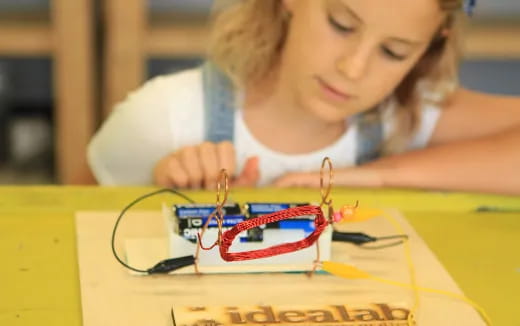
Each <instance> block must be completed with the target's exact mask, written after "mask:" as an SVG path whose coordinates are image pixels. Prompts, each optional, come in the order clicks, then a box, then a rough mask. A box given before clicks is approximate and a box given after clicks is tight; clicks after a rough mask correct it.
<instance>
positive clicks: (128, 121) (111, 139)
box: [87, 68, 440, 186]
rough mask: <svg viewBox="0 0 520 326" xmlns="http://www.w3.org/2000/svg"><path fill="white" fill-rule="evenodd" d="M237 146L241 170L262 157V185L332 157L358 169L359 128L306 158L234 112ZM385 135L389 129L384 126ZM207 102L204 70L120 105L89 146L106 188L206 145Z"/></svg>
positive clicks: (159, 82)
mask: <svg viewBox="0 0 520 326" xmlns="http://www.w3.org/2000/svg"><path fill="white" fill-rule="evenodd" d="M422 115H423V116H422V119H421V121H422V123H421V125H420V127H419V130H418V132H417V134H416V136H415V138H414V139H413V140H412V142H411V145H410V148H412V149H413V148H421V147H425V146H426V145H427V143H428V141H429V139H430V137H431V134H432V132H433V129H434V127H435V125H436V122H437V120H438V117H439V115H440V110H439V109H438V108H437V107H435V106H428V105H426V106H425V107H424V108H423V109H422ZM234 118H235V130H234V133H235V134H234V146H235V151H236V155H237V171H238V172H239V171H241V170H242V168H243V166H244V163H245V161H246V160H247V158H249V157H251V156H257V157H259V164H260V167H259V168H260V181H259V185H260V186H262V185H268V184H270V183H272V182H273V181H274V180H275V179H276V178H278V177H280V176H282V175H284V174H286V173H288V172H297V171H317V170H319V168H320V166H321V162H322V160H323V158H324V157H326V156H328V157H330V158H331V160H332V162H333V163H334V167H335V168H341V167H348V166H352V165H354V164H355V155H356V137H357V127H356V124H351V125H350V126H349V128H347V130H346V132H345V133H344V134H343V135H342V136H341V137H340V138H339V139H338V140H336V141H335V142H334V143H333V144H330V145H329V146H327V147H325V148H322V149H320V150H317V151H314V152H310V153H306V154H285V153H281V152H276V151H274V150H272V149H270V148H268V147H266V146H265V145H263V144H262V143H260V142H259V141H258V140H257V139H255V137H254V136H253V135H252V134H251V132H250V131H249V129H248V127H247V125H246V124H245V122H244V119H243V116H242V111H241V110H240V109H239V110H236V112H235V117H234ZM383 129H384V131H385V134H388V133H389V130H390V129H391V125H390V123H388V122H385V123H384V126H383ZM204 140H205V139H204V102H203V85H202V70H201V69H200V68H196V69H191V70H186V71H183V72H180V73H176V74H171V75H166V76H160V77H156V78H154V79H152V80H151V81H149V82H147V83H146V84H145V85H144V86H143V87H142V88H140V89H138V90H137V91H135V92H133V93H131V94H130V95H129V96H128V98H127V99H126V100H125V101H124V102H122V103H120V104H119V105H117V106H116V107H115V109H114V111H113V112H112V113H111V115H110V116H109V117H108V119H107V121H106V122H105V123H104V124H103V126H102V127H101V128H100V130H99V131H98V132H97V133H96V135H95V136H94V138H93V139H92V141H91V142H90V144H89V147H88V153H87V158H88V163H89V165H90V167H91V169H92V171H93V173H94V176H95V177H96V179H97V181H98V182H99V183H100V184H102V185H150V184H152V183H153V176H152V172H153V168H154V166H155V164H156V163H157V162H158V161H159V160H160V159H161V158H163V157H165V156H166V155H168V154H169V153H171V152H173V151H176V150H178V149H180V148H182V147H184V146H190V145H197V144H201V143H202V142H203V141H204Z"/></svg>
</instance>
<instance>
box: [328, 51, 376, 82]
mask: <svg viewBox="0 0 520 326" xmlns="http://www.w3.org/2000/svg"><path fill="white" fill-rule="evenodd" d="M369 61H370V49H368V48H364V47H361V46H357V47H355V48H350V49H349V50H348V53H345V54H344V55H343V56H342V57H341V58H339V59H338V60H337V61H336V69H337V70H338V71H339V72H340V73H341V74H342V75H344V76H345V77H346V78H348V79H350V80H354V81H356V80H359V79H361V78H363V76H364V75H365V73H366V70H367V67H368V63H369Z"/></svg>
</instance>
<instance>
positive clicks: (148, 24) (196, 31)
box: [0, 0, 520, 184]
mask: <svg viewBox="0 0 520 326" xmlns="http://www.w3.org/2000/svg"><path fill="white" fill-rule="evenodd" d="M64 1H72V2H74V1H79V0H16V1H12V0H0V184H15V183H81V182H82V180H86V179H84V178H83V177H82V176H80V177H76V176H77V175H80V174H81V173H83V172H82V171H80V170H81V169H83V168H84V167H79V168H76V167H75V166H77V165H78V164H77V163H76V162H75V161H74V158H71V157H75V156H77V153H80V152H81V150H82V149H81V148H79V149H78V150H79V151H78V152H74V148H75V145H73V144H70V143H66V142H63V140H62V139H61V138H63V137H64V136H63V135H64V133H63V132H60V130H61V129H60V128H62V127H60V123H59V121H63V119H64V118H62V116H63V115H64V116H67V117H68V118H66V119H84V117H82V116H81V115H78V116H77V117H75V116H74V115H71V114H70V111H74V110H76V108H75V105H74V101H73V100H72V101H71V100H69V101H65V102H66V103H63V104H60V105H58V104H57V103H58V102H57V101H58V100H59V99H60V98H61V97H63V96H65V97H67V96H68V95H60V94H65V93H64V92H66V91H67V90H66V88H67V87H62V86H60V89H57V87H56V85H62V84H60V83H59V82H57V79H58V78H59V77H60V76H58V75H60V72H59V71H63V70H56V67H55V66H56V65H57V62H58V59H60V60H62V61H63V55H62V56H61V57H60V56H59V55H57V53H58V54H59V53H60V51H59V50H56V48H54V47H55V46H56V44H55V43H53V42H59V41H60V40H61V37H62V36H63V35H69V34H70V33H72V32H71V31H66V32H60V31H58V30H57V27H56V26H57V25H56V24H55V22H54V20H55V19H61V20H62V21H63V22H65V23H62V24H61V25H60V26H61V28H62V29H63V28H65V29H67V28H66V26H67V25H66V24H67V23H66V19H67V18H60V17H66V15H67V14H69V15H74V14H73V13H67V12H66V10H73V9H71V8H72V7H70V6H68V7H67V5H56V3H58V2H62V3H65V2H64ZM81 2H82V3H86V4H87V3H88V4H87V5H88V6H87V7H82V8H87V9H88V10H82V11H79V12H82V14H83V15H84V16H86V20H85V21H86V23H85V26H84V27H83V28H85V29H87V30H88V31H89V33H91V34H85V32H84V30H83V35H87V41H86V43H85V44H87V45H88V46H89V50H90V53H91V57H87V60H83V61H82V62H87V63H88V64H89V65H90V66H89V69H90V70H91V73H90V74H87V75H88V78H90V79H89V80H90V82H91V83H92V84H93V85H94V86H93V91H92V92H90V93H88V94H87V95H86V96H89V97H88V101H87V102H88V106H87V108H86V109H84V110H83V111H85V112H86V114H89V115H90V116H89V119H91V120H89V121H91V122H89V124H88V125H87V126H86V127H85V128H86V130H87V131H86V133H84V135H83V136H82V137H83V138H85V137H86V135H87V134H88V133H91V132H93V131H94V129H95V128H96V127H97V126H98V125H99V124H100V123H101V121H102V119H103V117H105V116H106V115H107V114H109V111H110V108H111V106H112V104H113V103H114V102H117V101H118V100H120V99H121V97H122V96H123V95H122V94H125V93H126V92H127V91H128V90H129V89H133V88H135V87H137V86H138V85H139V84H141V83H142V82H143V81H144V80H145V79H147V78H151V77H153V76H156V75H159V74H164V73H170V72H173V71H177V70H180V69H185V68H188V67H192V66H194V65H197V64H198V63H199V62H200V61H201V60H202V55H203V50H202V49H203V45H204V37H205V35H206V34H205V33H206V31H207V27H206V23H205V21H206V17H207V14H208V12H209V8H210V6H211V3H212V0H147V1H146V0H81ZM57 7H59V8H62V9H59V8H58V10H60V11H61V12H62V13H61V14H60V15H61V16H60V15H56V14H55V13H54V12H53V11H56V10H57V9H56V8H57ZM67 8H70V9H67ZM74 10H78V8H76V9H74ZM75 15H78V12H76V14H75ZM76 17H77V16H76ZM68 19H70V17H69V18H68ZM72 19H74V17H72ZM32 22H36V23H35V26H36V25H38V24H39V25H38V26H43V25H45V24H47V25H48V26H50V27H49V28H50V30H49V29H47V30H46V33H50V34H49V35H51V34H52V35H51V38H50V40H51V41H49V42H50V45H49V47H50V48H49V50H48V51H47V52H48V53H47V52H46V50H45V49H46V47H45V45H44V44H43V43H42V44H40V45H38V46H39V47H38V46H37V44H36V43H38V41H37V40H32V41H31V35H29V34H28V33H30V31H25V30H24V32H23V33H21V34H20V35H22V36H19V37H17V40H14V41H11V40H10V38H9V37H10V36H9V33H10V31H11V30H12V28H18V27H19V29H20V28H22V29H23V28H24V26H28V25H27V24H28V23H32ZM70 22H71V23H74V24H76V23H75V22H74V20H70ZM47 25H46V26H47ZM471 25H472V26H471V27H470V30H476V31H478V33H477V32H475V36H474V38H473V39H472V41H471V42H472V44H473V53H470V54H469V55H468V57H467V58H466V59H465V60H464V62H463V64H462V66H461V69H460V76H461V81H462V84H463V85H464V86H466V87H468V88H472V89H476V90H481V91H486V92H492V93H500V94H511V95H520V50H517V49H518V48H520V1H519V0H494V1H478V6H477V11H476V14H475V17H474V18H473V19H472V21H471ZM5 26H7V27H5ZM13 26H15V27H13ZM4 27H5V28H4ZM2 28H4V29H2ZM75 28H76V27H75ZM81 28H82V27H78V28H76V29H79V30H80V31H82V29H81ZM2 31H4V32H3V33H2ZM16 31H17V32H18V30H16ZM24 33H25V34H24ZM34 33H39V32H38V31H37V30H36V29H35V32H34ZM53 33H57V35H61V36H60V37H56V36H53V35H55V34H53ZM67 33H68V34H67ZM505 33H507V35H508V36H507V37H505V36H504V35H505ZM476 34H478V35H476ZM17 35H18V34H17ZM42 35H43V34H42ZM45 35H47V34H45ZM70 35H72V34H70ZM67 37H68V36H67ZM2 38H4V39H6V40H7V41H6V42H4V43H5V44H4V43H3V42H2V40H1V39H2ZM20 38H27V42H25V43H24V44H25V45H20V46H19V48H17V50H10V47H11V46H13V45H11V43H12V44H14V43H15V42H18V41H20V42H23V40H20ZM490 39H491V40H493V42H490ZM501 40H502V41H501ZM495 41H496V42H495ZM30 42H33V43H34V44H35V45H34V46H32V45H31V44H32V43H30ZM515 42H517V44H513V43H515ZM31 46H32V47H31ZM14 47H16V46H14ZM27 48H35V49H36V48H37V49H36V50H32V51H33V52H30V51H29V50H27ZM20 49H21V50H20ZM38 49H39V50H38ZM511 49H513V50H511ZM28 51H29V52H30V53H29V52H28ZM515 51H516V52H515ZM470 52H471V51H470ZM512 52H514V53H512ZM28 53H29V54H28ZM62 53H64V52H63V51H62ZM73 55H79V56H81V54H77V53H76V54H74V53H73V52H71V54H70V55H69V54H67V55H66V57H67V58H69V57H70V56H73ZM60 62H61V61H60ZM69 67H74V65H72V66H69ZM63 69H65V68H63ZM74 69H76V68H70V69H68V70H66V71H67V72H68V73H70V74H75V73H76V72H75V70H74ZM83 73H84V72H83ZM61 74H63V73H61ZM62 89H63V90H62ZM74 91H75V92H78V93H77V94H80V97H78V101H81V102H84V100H83V97H81V96H83V95H81V94H83V93H79V92H81V91H82V90H74ZM71 96H72V97H73V96H75V95H71ZM62 102H63V101H62ZM71 104H72V105H71ZM58 106H60V107H62V108H61V109H59V110H58V109H57V107H58ZM83 111H82V112H83ZM70 121H73V120H70ZM71 136H72V135H71ZM57 138H60V139H57ZM78 144H80V145H79V147H81V146H83V145H84V144H85V141H84V140H79V143H78ZM67 146H68V148H69V150H68V151H69V152H70V153H65V154H63V153H62V151H67ZM80 163H81V162H80ZM81 164H83V163H81ZM74 169H76V170H74ZM77 169H79V170H78V171H79V172H78V171H77ZM63 171H71V172H63Z"/></svg>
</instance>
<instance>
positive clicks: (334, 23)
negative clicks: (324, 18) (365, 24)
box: [328, 15, 354, 33]
mask: <svg viewBox="0 0 520 326" xmlns="http://www.w3.org/2000/svg"><path fill="white" fill-rule="evenodd" d="M328 19H329V23H330V25H331V26H332V27H334V29H335V30H337V31H338V32H340V33H348V32H352V31H354V28H352V27H349V26H344V25H342V24H340V23H338V22H337V21H336V20H335V19H334V18H332V16H331V15H329V16H328Z"/></svg>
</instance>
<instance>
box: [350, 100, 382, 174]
mask: <svg viewBox="0 0 520 326" xmlns="http://www.w3.org/2000/svg"><path fill="white" fill-rule="evenodd" d="M355 121H356V122H357V128H358V132H357V143H356V146H357V152H356V164H357V165H361V164H363V163H368V162H370V161H373V160H375V159H377V158H379V157H380V156H381V147H382V144H383V123H382V121H381V113H380V112H379V108H375V109H372V110H370V111H368V112H365V113H362V114H360V115H358V116H357V117H356V119H355Z"/></svg>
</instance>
